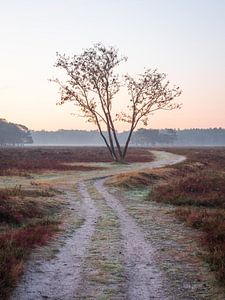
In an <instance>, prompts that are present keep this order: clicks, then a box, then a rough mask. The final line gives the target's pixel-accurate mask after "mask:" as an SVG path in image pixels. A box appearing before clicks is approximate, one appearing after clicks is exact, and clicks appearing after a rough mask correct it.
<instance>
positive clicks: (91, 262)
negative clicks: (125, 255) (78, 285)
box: [78, 182, 125, 299]
mask: <svg viewBox="0 0 225 300" xmlns="http://www.w3.org/2000/svg"><path fill="white" fill-rule="evenodd" d="M88 185H89V186H88V191H89V193H90V195H91V197H92V199H93V200H94V201H95V204H96V206H97V208H98V210H99V211H100V212H101V215H100V216H99V217H98V219H97V222H96V230H95V233H94V235H93V236H92V243H91V245H90V249H89V254H88V257H87V265H86V268H87V269H86V270H85V269H84V278H85V283H86V286H85V288H84V291H83V292H84V294H85V296H84V295H83V294H82V295H79V296H78V297H79V299H83V298H85V299H86V298H87V299H89V298H90V299H123V298H124V287H125V277H124V269H123V266H122V257H121V253H122V249H121V243H120V239H121V236H120V229H119V220H118V218H117V217H116V215H115V213H114V212H113V210H112V209H111V208H110V207H109V206H108V205H107V204H106V203H105V200H104V198H103V197H102V196H101V195H100V194H99V193H98V191H97V190H96V189H95V187H94V186H93V183H92V182H89V183H88Z"/></svg>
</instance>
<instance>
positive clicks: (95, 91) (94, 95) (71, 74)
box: [52, 43, 181, 162]
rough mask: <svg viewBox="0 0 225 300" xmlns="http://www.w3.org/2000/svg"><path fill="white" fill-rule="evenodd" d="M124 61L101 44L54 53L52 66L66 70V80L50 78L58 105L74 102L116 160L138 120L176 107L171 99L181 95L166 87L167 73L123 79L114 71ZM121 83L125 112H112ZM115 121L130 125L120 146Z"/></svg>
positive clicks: (148, 72) (120, 157) (145, 121)
mask: <svg viewBox="0 0 225 300" xmlns="http://www.w3.org/2000/svg"><path fill="white" fill-rule="evenodd" d="M126 60H127V59H126V58H125V57H120V56H119V54H118V50H117V49H115V48H114V47H105V46H104V45H102V44H100V43H99V44H95V45H94V46H93V47H92V48H90V49H86V50H84V51H83V53H82V54H80V55H74V56H72V57H70V56H66V55H65V54H64V55H61V54H59V53H57V62H56V64H55V66H56V67H58V68H61V69H63V70H64V71H65V73H66V80H63V81H61V80H59V79H58V78H56V79H53V80H52V81H54V82H56V83H57V84H59V86H60V92H61V99H60V101H59V104H64V103H65V102H70V101H72V102H74V104H75V105H76V106H77V107H78V108H79V110H80V112H81V116H83V117H85V118H87V120H88V122H92V123H94V124H95V125H96V126H97V128H98V130H99V133H100V135H101V137H102V138H103V140H104V142H105V144H106V146H107V148H108V150H109V152H110V154H111V156H112V159H113V160H115V161H119V162H123V161H124V160H125V157H126V154H127V149H128V146H129V143H130V139H131V136H132V133H133V131H134V130H135V128H136V127H137V125H138V124H139V122H142V123H143V124H144V125H145V126H146V125H147V124H148V119H149V116H150V115H151V113H152V112H155V111H157V110H172V109H176V108H179V107H180V105H179V104H176V103H173V100H174V98H176V97H178V96H180V94H181V90H180V88H179V87H175V86H174V87H169V81H167V80H166V74H164V73H159V72H158V71H157V70H146V71H145V72H144V73H143V74H142V75H139V76H138V77H137V78H134V77H131V76H129V75H126V76H124V78H123V82H122V81H121V80H120V77H119V75H118V74H117V73H116V72H115V70H116V67H118V66H119V65H120V63H121V62H123V61H126ZM124 85H125V86H126V87H127V90H128V95H129V102H128V105H127V111H126V112H123V111H122V112H119V113H113V111H112V106H113V100H114V99H115V96H116V94H118V92H119V91H120V88H121V86H124ZM118 106H119V103H117V107H118ZM116 121H122V122H127V123H129V124H130V129H129V132H128V136H127V139H126V142H125V145H124V147H123V148H122V147H121V145H120V143H119V140H118V134H117V130H116V127H115V124H116ZM104 128H106V131H107V137H106V136H105V135H104V133H103V130H104Z"/></svg>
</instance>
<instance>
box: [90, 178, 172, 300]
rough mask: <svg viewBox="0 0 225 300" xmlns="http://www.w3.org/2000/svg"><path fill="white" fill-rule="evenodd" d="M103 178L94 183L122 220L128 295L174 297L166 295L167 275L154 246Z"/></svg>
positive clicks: (154, 297)
mask: <svg viewBox="0 0 225 300" xmlns="http://www.w3.org/2000/svg"><path fill="white" fill-rule="evenodd" d="M103 184H104V180H99V181H97V182H96V183H95V187H96V188H97V190H98V192H99V193H101V194H102V195H103V197H104V198H105V200H106V203H107V204H108V205H109V206H110V207H111V208H112V209H113V210H114V211H115V212H116V214H117V216H118V217H119V220H120V228H121V234H122V239H123V240H122V243H123V251H124V253H123V256H124V266H125V272H126V276H127V280H128V282H127V285H128V291H127V299H130V300H133V299H134V300H137V299H141V300H149V299H161V300H162V299H164V300H165V299H171V298H170V297H168V296H167V295H166V291H165V290H166V286H165V279H164V278H163V276H162V274H161V273H160V270H159V269H158V267H157V266H156V264H155V262H154V248H153V247H152V246H151V244H150V243H148V242H147V241H146V240H145V237H144V233H143V232H142V230H141V229H140V227H139V226H138V225H137V224H136V222H135V221H134V219H133V218H132V217H131V216H130V215H129V214H128V213H127V212H126V209H125V208H124V207H123V205H122V204H121V203H120V202H119V200H117V199H116V198H115V197H114V196H113V195H112V194H110V193H108V191H107V190H106V188H105V187H104V185H103Z"/></svg>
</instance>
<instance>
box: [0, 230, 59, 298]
mask: <svg viewBox="0 0 225 300" xmlns="http://www.w3.org/2000/svg"><path fill="white" fill-rule="evenodd" d="M55 230H56V226H55V225H48V226H45V225H36V226H32V227H29V228H21V229H17V230H10V231H9V232H7V233H5V234H3V235H1V236H0V298H1V299H8V297H9V293H10V291H11V289H12V287H14V285H15V283H16V281H17V279H18V277H19V276H20V275H21V273H22V272H23V263H24V260H25V259H27V257H28V255H29V253H30V251H31V249H32V248H33V247H34V246H36V245H43V244H44V243H46V241H48V240H49V238H50V237H51V236H52V235H53V233H54V231H55Z"/></svg>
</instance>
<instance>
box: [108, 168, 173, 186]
mask: <svg viewBox="0 0 225 300" xmlns="http://www.w3.org/2000/svg"><path fill="white" fill-rule="evenodd" d="M170 174H171V169H169V168H168V169H154V170H149V169H146V170H142V171H131V172H126V173H122V174H118V175H114V176H112V177H110V178H109V179H108V180H107V181H106V184H107V185H109V186H114V187H122V188H126V189H136V188H138V187H145V186H149V185H152V184H153V183H155V182H156V181H158V180H160V179H166V178H167V177H168V176H169V175H170Z"/></svg>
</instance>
